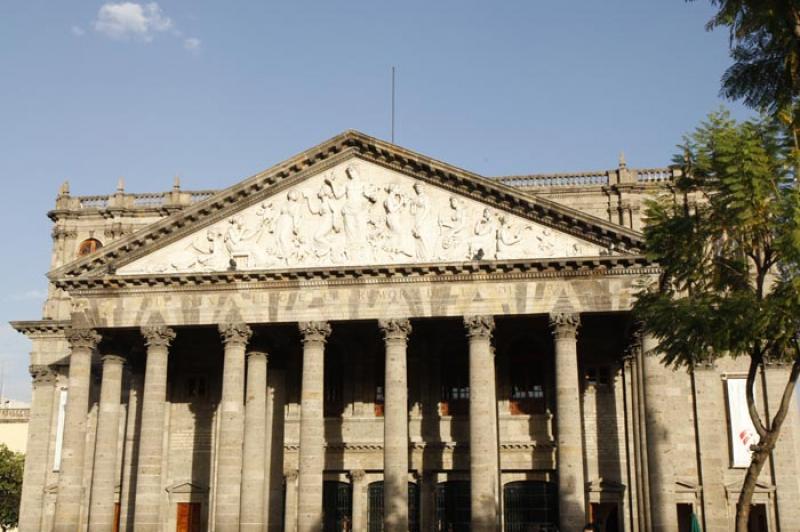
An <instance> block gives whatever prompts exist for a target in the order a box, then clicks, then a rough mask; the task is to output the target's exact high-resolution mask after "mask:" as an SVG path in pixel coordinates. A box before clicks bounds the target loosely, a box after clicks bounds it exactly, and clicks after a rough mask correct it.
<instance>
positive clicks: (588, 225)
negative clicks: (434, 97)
mask: <svg viewBox="0 0 800 532" xmlns="http://www.w3.org/2000/svg"><path fill="white" fill-rule="evenodd" d="M350 156H357V157H360V158H362V159H364V160H366V161H369V162H372V163H375V164H378V165H382V166H384V167H386V168H390V169H392V170H394V171H397V172H400V173H403V174H406V175H408V176H410V177H413V178H415V179H419V180H422V181H425V182H428V183H430V184H432V185H434V186H437V187H439V188H443V189H446V190H450V191H452V192H454V193H457V194H459V195H462V196H465V197H469V198H472V199H476V200H479V201H482V202H484V203H487V204H490V205H492V206H495V207H497V208H499V209H503V210H505V211H507V212H511V213H514V214H517V215H519V216H522V217H524V218H527V219H530V220H534V221H537V222H540V223H543V224H545V225H548V226H550V227H552V228H554V229H557V230H559V231H562V232H564V233H567V234H571V235H573V236H577V237H579V238H582V239H584V240H588V241H590V242H593V243H596V244H598V245H601V246H603V247H606V248H609V249H615V250H622V251H631V252H634V253H635V252H638V251H639V250H640V249H641V246H642V235H641V234H640V233H638V232H636V231H633V230H630V229H627V228H625V227H622V226H619V225H616V224H613V223H610V222H607V221H605V220H602V219H600V218H596V217H593V216H590V215H587V214H585V213H583V212H581V211H578V210H576V209H572V208H570V207H567V206H564V205H561V204H559V203H556V202H554V201H551V200H548V199H545V198H542V197H538V196H533V195H531V194H529V193H526V192H523V191H521V190H519V189H516V188H514V187H511V186H508V185H505V184H502V183H499V182H497V181H495V180H492V179H487V178H484V177H482V176H479V175H477V174H474V173H471V172H468V171H466V170H463V169H460V168H457V167H454V166H451V165H448V164H446V163H443V162H440V161H436V160H434V159H431V158H429V157H426V156H423V155H420V154H418V153H414V152H412V151H410V150H406V149H404V148H401V147H399V146H396V145H394V144H390V143H387V142H383V141H380V140H378V139H375V138H373V137H369V136H367V135H364V134H363V133H359V132H356V131H347V132H345V133H343V134H341V135H338V136H337V137H334V138H333V139H331V140H329V141H327V142H324V143H322V144H320V145H318V146H316V147H315V148H312V149H310V150H308V151H306V152H303V153H301V154H300V155H298V156H295V157H293V158H291V159H289V160H287V161H285V162H283V163H280V164H278V165H276V166H273V167H272V168H270V169H268V170H266V171H264V172H261V173H259V174H256V175H254V176H252V177H250V178H247V179H245V180H243V181H242V182H240V183H238V184H236V185H234V186H232V187H229V188H227V189H225V190H222V191H220V192H218V193H217V194H215V195H213V196H211V197H210V198H208V199H206V200H205V201H201V202H198V203H196V204H194V205H192V206H190V207H187V208H185V209H184V210H182V211H180V212H176V213H174V214H172V215H170V216H168V217H167V218H164V219H162V220H159V221H157V222H155V223H153V224H151V225H148V226H147V227H145V228H143V229H141V230H139V231H137V232H135V233H133V234H131V235H129V236H127V237H124V238H121V239H120V240H118V241H117V242H114V243H111V244H109V245H108V246H105V247H104V248H101V249H100V250H98V251H97V252H95V253H93V254H91V255H88V256H87V257H84V258H80V259H77V260H75V261H73V262H70V263H69V264H66V265H64V266H62V267H60V268H57V269H55V270H53V271H52V272H50V274H49V275H48V277H49V278H50V279H51V280H52V281H65V280H66V279H69V278H77V277H99V276H104V275H107V274H109V273H112V274H113V272H114V271H115V270H116V269H117V268H118V267H121V266H123V265H124V264H127V263H129V262H131V261H133V260H136V259H137V258H140V257H141V256H143V255H144V254H147V253H149V252H151V251H152V250H153V249H155V248H157V247H162V246H164V245H167V244H169V243H172V242H174V241H176V240H178V239H180V238H181V237H183V236H185V235H187V234H189V233H191V232H194V231H196V230H198V229H201V228H203V227H205V226H207V225H210V224H212V223H214V222H217V221H219V220H221V219H222V218H224V217H225V216H227V215H229V214H230V211H231V210H232V209H234V208H235V209H237V210H238V209H242V208H246V207H248V206H250V205H253V204H255V203H257V202H258V201H261V200H262V199H263V198H264V197H266V196H269V195H273V194H276V193H278V192H280V191H281V190H283V189H285V188H286V187H288V186H291V185H293V184H295V183H297V182H299V181H301V180H303V179H305V178H306V177H308V176H309V175H311V174H314V173H317V172H321V171H324V170H326V169H327V168H330V167H332V166H333V165H335V164H337V163H338V162H340V161H342V160H344V159H346V158H348V157H350ZM234 205H235V207H233V206H234Z"/></svg>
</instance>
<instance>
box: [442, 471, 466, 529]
mask: <svg viewBox="0 0 800 532" xmlns="http://www.w3.org/2000/svg"><path fill="white" fill-rule="evenodd" d="M470 501H471V499H470V483H469V481H467V480H451V481H448V482H441V483H439V484H438V485H437V486H436V530H443V531H447V532H450V531H452V532H469V530H470V526H471V524H472V523H471V522H470V520H471V516H472V510H471V502H470Z"/></svg>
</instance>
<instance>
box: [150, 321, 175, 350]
mask: <svg viewBox="0 0 800 532" xmlns="http://www.w3.org/2000/svg"><path fill="white" fill-rule="evenodd" d="M142 336H143V337H144V343H145V345H146V346H147V347H163V348H167V347H169V346H170V344H171V343H172V341H173V340H174V339H175V331H174V330H173V329H170V328H169V327H167V326H165V325H155V326H148V327H142Z"/></svg>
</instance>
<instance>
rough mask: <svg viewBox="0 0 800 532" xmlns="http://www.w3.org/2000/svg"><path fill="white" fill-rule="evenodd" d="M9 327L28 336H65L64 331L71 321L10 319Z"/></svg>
mask: <svg viewBox="0 0 800 532" xmlns="http://www.w3.org/2000/svg"><path fill="white" fill-rule="evenodd" d="M10 324H11V327H12V328H13V329H14V330H15V331H17V332H20V333H22V334H24V335H25V336H27V337H28V338H43V337H56V338H65V337H66V331H67V329H69V328H70V326H71V324H72V322H70V321H69V320H31V321H12V322H10Z"/></svg>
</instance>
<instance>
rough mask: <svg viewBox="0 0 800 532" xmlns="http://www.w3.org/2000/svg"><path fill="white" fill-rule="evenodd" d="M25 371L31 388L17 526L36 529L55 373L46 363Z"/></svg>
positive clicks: (40, 503) (44, 476) (43, 480)
mask: <svg viewBox="0 0 800 532" xmlns="http://www.w3.org/2000/svg"><path fill="white" fill-rule="evenodd" d="M29 371H30V373H31V377H33V391H32V394H31V420H30V422H29V423H28V443H27V447H26V449H25V471H24V473H23V477H22V496H21V499H20V509H19V528H20V529H21V530H39V527H40V525H41V522H42V498H43V495H44V486H45V478H46V475H47V464H48V463H49V460H50V455H49V452H48V451H49V449H48V444H49V443H50V421H51V417H52V412H53V397H54V395H55V391H54V389H53V384H54V383H55V382H56V375H55V372H54V371H53V370H51V369H50V368H49V367H47V366H31V367H30V369H29Z"/></svg>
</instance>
